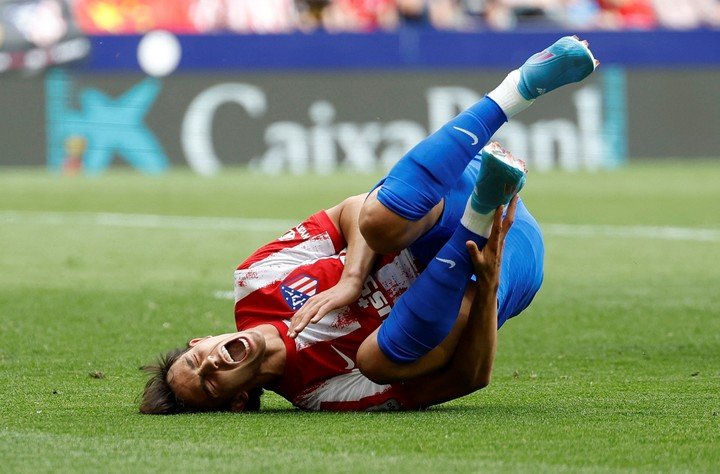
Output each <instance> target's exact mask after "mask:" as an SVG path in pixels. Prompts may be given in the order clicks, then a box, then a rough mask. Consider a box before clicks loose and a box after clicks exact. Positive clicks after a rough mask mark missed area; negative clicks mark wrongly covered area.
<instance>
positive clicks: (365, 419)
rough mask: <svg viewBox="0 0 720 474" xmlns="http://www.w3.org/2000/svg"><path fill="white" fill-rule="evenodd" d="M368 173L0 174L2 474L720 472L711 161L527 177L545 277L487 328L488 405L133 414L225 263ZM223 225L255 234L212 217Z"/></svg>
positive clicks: (266, 402) (226, 272) (217, 288)
mask: <svg viewBox="0 0 720 474" xmlns="http://www.w3.org/2000/svg"><path fill="white" fill-rule="evenodd" d="M376 178H377V176H366V177H357V176H343V175H340V176H333V177H313V178H302V179H301V178H296V177H290V176H282V177H266V176H256V175H248V174H244V173H242V172H239V171H234V170H229V171H227V172H225V173H224V174H223V175H222V176H221V177H218V178H212V179H204V178H199V177H197V176H193V175H191V173H190V172H182V171H175V172H173V173H171V174H170V175H168V176H166V177H162V178H147V177H145V178H142V177H139V176H138V175H136V174H134V173H131V172H129V171H127V172H124V171H117V172H114V173H111V174H110V175H107V176H103V177H100V178H97V179H86V178H61V177H55V176H49V175H47V174H46V173H45V172H40V171H23V170H7V169H4V170H0V248H2V253H1V254H0V335H1V336H2V341H1V342H0V470H2V472H67V471H72V472H76V471H91V472H97V471H108V472H117V471H127V472H137V471H144V472H228V471H229V472H233V471H237V472H239V471H243V472H414V473H419V472H485V471H504V472H518V471H519V472H526V471H533V472H538V471H541V472H563V471H566V472H583V471H590V472H597V471H602V472H606V471H613V472H614V471H628V470H631V471H654V472H655V471H673V472H675V471H692V472H713V471H716V470H717V469H720V414H719V412H720V290H718V289H719V288H720V211H718V209H720V207H718V206H720V205H719V204H718V203H719V202H720V185H718V183H720V162H718V161H705V162H688V163H684V164H681V162H679V161H675V162H673V163H654V164H652V165H651V164H645V165H642V164H641V165H634V166H631V167H629V168H626V169H623V170H618V171H613V172H602V173H597V174H586V173H579V174H566V173H550V174H541V173H531V175H530V177H529V182H528V186H527V188H526V190H524V191H523V196H524V199H525V202H526V203H527V205H528V207H529V208H530V209H531V210H532V211H533V212H534V214H535V215H536V217H537V218H538V220H539V221H540V222H541V224H543V225H544V226H545V229H546V242H547V255H546V281H545V285H544V287H543V289H542V290H541V292H540V294H539V295H538V297H537V298H536V301H535V302H534V303H533V305H532V306H531V307H530V309H529V310H527V311H526V313H524V314H523V315H522V316H520V317H518V318H516V319H514V320H512V321H510V322H509V323H508V324H507V325H506V326H505V327H503V328H502V329H501V331H500V337H499V346H498V355H497V361H496V365H495V370H494V378H493V382H492V384H491V385H490V386H489V387H488V388H486V389H485V390H482V391H480V392H477V393H475V394H473V395H471V396H468V397H465V398H462V399H459V400H456V401H453V402H451V403H447V404H445V405H441V406H438V407H434V408H432V409H430V410H428V411H425V412H419V413H371V414H365V413H349V414H335V413H304V412H301V411H298V410H295V409H293V408H292V407H291V406H290V404H289V403H287V402H286V401H284V400H283V399H281V398H280V397H278V396H276V395H274V394H272V393H266V395H265V396H264V398H263V411H262V412H261V413H258V414H199V415H183V416H173V417H151V416H142V415H139V414H138V413H137V396H138V393H139V392H140V390H141V388H142V386H143V384H144V380H145V377H144V375H143V374H142V373H141V372H140V371H139V370H138V367H139V366H141V365H142V364H144V363H147V362H149V361H150V360H152V359H153V358H154V357H155V356H156V355H157V354H158V353H160V352H161V351H164V350H166V349H169V348H170V347H174V346H179V345H182V344H183V343H184V342H186V341H187V339H188V338H189V337H190V336H199V335H200V336H202V335H206V334H213V333H219V332H224V331H229V330H232V329H233V315H232V302H231V301H228V300H227V299H223V298H219V297H218V296H217V295H218V294H222V292H224V291H229V290H230V289H231V284H232V272H233V269H234V267H235V265H237V264H238V263H239V262H240V261H241V260H242V259H243V258H244V257H245V256H246V255H247V254H248V253H249V252H250V251H252V250H253V249H254V248H256V247H257V246H259V245H260V244H262V243H264V242H265V241H267V240H269V239H271V238H274V237H276V236H277V235H280V234H281V233H282V230H283V229H282V225H283V221H287V220H289V221H295V220H299V219H301V218H303V217H305V216H306V215H308V214H310V213H311V212H313V211H314V210H316V209H319V208H321V207H328V206H330V205H332V204H334V203H335V202H336V201H339V200H340V199H341V198H342V197H344V196H346V195H347V194H349V193H359V192H363V191H364V190H366V189H368V187H369V186H370V185H371V184H372V183H373V182H374V180H375V179H376ZM99 213H112V214H109V215H108V214H99ZM136 214H143V215H145V214H150V215H160V216H204V217H208V218H212V219H204V220H192V219H185V218H182V219H174V220H173V219H158V218H152V219H150V220H147V219H142V218H139V217H136V216H132V215H136ZM128 215H130V216H128ZM240 216H242V217H245V218H253V219H257V220H253V221H251V222H253V223H256V224H257V223H259V224H257V225H252V226H251V225H249V224H248V226H247V228H241V226H238V224H237V223H238V221H236V220H230V221H228V220H223V219H220V218H222V217H230V218H236V217H240ZM263 219H279V220H280V222H277V221H270V220H263ZM228 223H229V224H228ZM226 224H227V225H226ZM702 229H704V230H702ZM218 292H220V293H218ZM92 374H94V375H95V376H94V377H93V376H92Z"/></svg>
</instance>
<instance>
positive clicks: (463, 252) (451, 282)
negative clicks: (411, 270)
mask: <svg viewBox="0 0 720 474" xmlns="http://www.w3.org/2000/svg"><path fill="white" fill-rule="evenodd" d="M468 240H473V241H475V243H477V245H478V247H479V248H482V247H483V246H484V245H485V243H486V242H487V240H486V239H485V238H483V237H480V236H479V235H477V234H474V233H472V232H470V231H469V230H467V229H466V228H465V227H463V226H462V225H459V226H458V227H457V230H456V231H455V233H454V234H453V235H452V237H451V238H450V240H448V242H447V243H446V244H445V245H444V246H443V247H442V248H441V249H440V251H439V252H438V254H437V255H436V256H435V258H434V259H433V260H432V261H431V262H430V263H429V264H428V266H427V268H426V269H425V270H423V272H422V273H421V274H420V276H419V277H418V279H417V281H415V283H413V285H412V286H411V287H410V289H408V291H406V292H405V293H404V294H403V295H402V296H401V297H400V299H399V300H398V301H397V302H396V303H395V306H394V307H393V309H392V312H391V313H390V315H389V316H388V318H387V319H386V320H385V321H384V322H383V324H382V326H380V331H379V333H378V337H377V340H378V345H379V346H380V349H381V350H382V352H383V353H384V354H385V355H386V356H387V357H388V358H389V359H391V360H392V361H394V362H397V363H409V362H413V361H415V360H417V359H418V358H420V357H422V356H423V355H425V354H427V353H428V352H429V351H430V350H431V349H433V348H434V347H436V346H437V345H438V344H440V342H442V340H443V339H445V337H446V336H447V335H448V334H449V333H450V330H451V329H452V327H453V325H454V324H455V320H456V319H457V316H458V312H459V311H460V305H461V303H462V299H463V295H464V294H465V287H466V286H467V284H468V281H469V280H470V276H471V275H472V273H473V266H472V261H471V259H470V255H469V254H468V251H467V249H466V247H465V242H467V241H468Z"/></svg>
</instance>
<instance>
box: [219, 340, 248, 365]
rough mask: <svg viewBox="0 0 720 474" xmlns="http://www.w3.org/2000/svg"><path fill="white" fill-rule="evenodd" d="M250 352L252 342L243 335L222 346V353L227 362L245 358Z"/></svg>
mask: <svg viewBox="0 0 720 474" xmlns="http://www.w3.org/2000/svg"><path fill="white" fill-rule="evenodd" d="M249 352H250V344H249V343H248V342H247V341H246V340H245V339H244V338H242V337H239V338H237V339H233V340H232V341H230V342H228V343H227V344H225V345H224V346H222V347H221V348H220V354H221V355H222V357H223V359H225V362H228V363H235V364H236V363H238V362H242V361H243V360H245V358H246V357H247V356H248V353H249Z"/></svg>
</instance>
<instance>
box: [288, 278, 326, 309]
mask: <svg viewBox="0 0 720 474" xmlns="http://www.w3.org/2000/svg"><path fill="white" fill-rule="evenodd" d="M317 286H318V281H317V280H316V279H315V278H312V277H309V276H307V275H300V276H298V277H295V278H293V279H292V280H289V281H286V282H284V283H283V284H282V285H280V292H281V293H282V296H283V298H285V302H286V303H287V304H288V306H290V308H291V309H292V310H293V311H297V310H299V309H300V308H302V307H303V305H304V304H305V302H307V300H308V298H310V297H311V296H313V295H314V294H315V293H317Z"/></svg>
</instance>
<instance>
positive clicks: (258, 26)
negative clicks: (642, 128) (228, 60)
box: [41, 0, 720, 33]
mask: <svg viewBox="0 0 720 474" xmlns="http://www.w3.org/2000/svg"><path fill="white" fill-rule="evenodd" d="M41 1H42V0H41ZM45 1H56V0H45ZM71 4H72V7H73V10H74V12H75V16H76V19H77V21H78V23H79V25H80V28H81V30H83V31H85V32H86V33H129V32H138V31H144V30H147V29H151V28H165V29H169V30H172V31H175V32H178V33H214V32H225V31H227V32H236V33H287V32H294V31H304V32H312V31H318V30H323V31H328V32H373V31H394V30H398V29H403V28H434V29H438V30H451V31H477V30H500V31H503V30H511V29H518V28H520V29H522V28H535V29H537V28H572V29H584V30H593V29H605V30H620V29H642V30H647V29H653V28H671V29H693V28H704V27H710V28H717V27H720V0H71Z"/></svg>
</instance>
